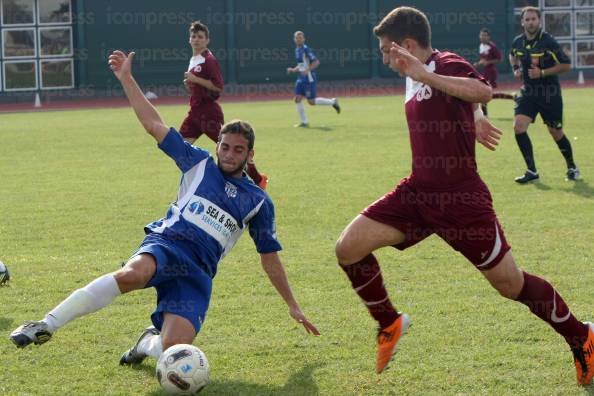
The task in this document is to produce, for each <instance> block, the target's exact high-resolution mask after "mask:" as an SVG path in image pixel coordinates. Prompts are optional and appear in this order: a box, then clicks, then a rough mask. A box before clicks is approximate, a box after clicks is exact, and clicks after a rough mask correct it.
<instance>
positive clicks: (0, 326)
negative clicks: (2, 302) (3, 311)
mask: <svg viewBox="0 0 594 396" xmlns="http://www.w3.org/2000/svg"><path fill="white" fill-rule="evenodd" d="M11 326H12V319H11V318H5V317H2V316H0V331H2V330H7V329H9V328H10V327H11Z"/></svg>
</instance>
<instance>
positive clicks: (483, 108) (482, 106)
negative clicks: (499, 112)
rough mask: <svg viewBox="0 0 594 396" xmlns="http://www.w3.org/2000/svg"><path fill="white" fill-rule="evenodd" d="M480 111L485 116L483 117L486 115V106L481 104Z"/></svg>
mask: <svg viewBox="0 0 594 396" xmlns="http://www.w3.org/2000/svg"><path fill="white" fill-rule="evenodd" d="M481 109H482V110H483V114H484V115H485V117H486V116H487V115H488V114H487V105H486V104H482V105H481Z"/></svg>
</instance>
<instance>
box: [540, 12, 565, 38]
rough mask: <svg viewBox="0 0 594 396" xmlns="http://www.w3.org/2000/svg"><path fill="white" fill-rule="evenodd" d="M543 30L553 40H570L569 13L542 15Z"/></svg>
mask: <svg viewBox="0 0 594 396" xmlns="http://www.w3.org/2000/svg"><path fill="white" fill-rule="evenodd" d="M543 22H544V29H545V30H546V31H547V32H549V33H551V34H552V35H553V36H554V37H555V38H571V37H572V35H571V11H563V12H560V11H555V12H545V13H544V21H543Z"/></svg>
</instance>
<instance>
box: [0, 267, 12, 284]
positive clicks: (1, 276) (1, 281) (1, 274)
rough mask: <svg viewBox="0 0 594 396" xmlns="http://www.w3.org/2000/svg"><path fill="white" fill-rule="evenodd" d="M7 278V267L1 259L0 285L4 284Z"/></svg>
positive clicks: (8, 275)
mask: <svg viewBox="0 0 594 396" xmlns="http://www.w3.org/2000/svg"><path fill="white" fill-rule="evenodd" d="M9 280H10V273H9V272H8V268H6V266H5V265H4V263H3V262H2V261H0V286H2V285H4V284H5V283H6V282H8V281H9Z"/></svg>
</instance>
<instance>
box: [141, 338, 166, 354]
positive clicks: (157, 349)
mask: <svg viewBox="0 0 594 396" xmlns="http://www.w3.org/2000/svg"><path fill="white" fill-rule="evenodd" d="M137 351H138V352H140V353H144V354H145V355H147V356H150V357H154V358H155V359H159V357H161V354H162V353H163V343H162V342H161V334H153V335H149V336H146V337H144V338H143V339H142V340H141V341H140V343H139V344H138V348H137Z"/></svg>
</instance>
